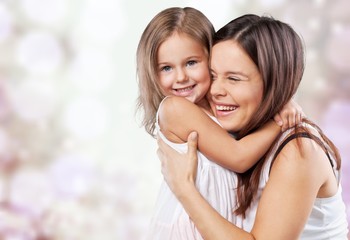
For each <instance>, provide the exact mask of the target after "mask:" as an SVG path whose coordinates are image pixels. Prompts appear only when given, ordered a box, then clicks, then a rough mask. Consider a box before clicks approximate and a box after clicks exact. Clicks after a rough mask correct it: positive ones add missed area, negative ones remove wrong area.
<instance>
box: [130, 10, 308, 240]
mask: <svg viewBox="0 0 350 240" xmlns="http://www.w3.org/2000/svg"><path fill="white" fill-rule="evenodd" d="M213 34H214V28H213V26H212V24H211V23H210V21H209V20H208V19H207V18H206V17H205V16H204V15H203V14H202V13H201V12H199V11H198V10H195V9H193V8H169V9H166V10H164V11H162V12H160V13H159V14H158V15H156V16H155V17H154V18H153V19H152V20H151V22H150V23H149V24H148V26H147V27H146V29H145V30H144V32H143V34H142V36H141V40H140V43H139V45H138V49H137V71H138V77H139V93H140V96H139V98H138V107H139V108H141V109H143V111H144V119H143V125H144V126H145V128H146V130H147V132H148V133H149V134H151V135H152V136H154V135H155V131H157V133H158V134H159V137H160V138H162V139H163V140H164V141H165V142H166V143H167V144H169V145H170V146H172V147H173V148H174V149H176V150H177V151H179V152H185V151H186V144H185V142H186V139H187V136H188V134H189V133H190V132H191V131H194V130H195V131H197V132H198V134H199V142H198V146H199V150H200V152H198V158H199V165H198V175H197V179H196V184H197V187H198V189H199V191H200V193H201V194H202V195H203V197H204V198H205V199H206V200H207V201H208V202H209V203H210V204H211V206H212V207H213V208H215V209H216V210H217V211H218V212H219V213H220V214H221V215H222V216H223V217H224V218H225V219H227V220H229V221H230V222H233V223H234V222H235V217H234V214H233V211H234V210H235V205H236V203H235V188H236V187H235V186H236V184H237V183H236V175H235V173H234V172H232V171H235V172H245V171H246V170H247V169H249V168H250V167H252V166H253V165H254V164H255V163H256V162H257V161H258V160H259V159H260V158H261V157H262V156H263V155H264V154H265V152H266V151H267V149H268V148H269V146H270V145H271V144H272V142H273V141H274V139H275V138H276V137H277V135H278V134H279V133H280V131H281V129H280V127H278V126H277V125H276V124H275V123H274V122H273V121H272V120H270V122H269V123H267V124H266V125H264V126H261V128H260V129H259V130H257V131H255V132H254V133H252V134H250V135H248V136H247V137H245V138H242V139H241V140H240V141H236V140H235V139H234V138H232V136H231V135H229V134H228V133H227V132H226V131H225V130H224V129H222V127H221V126H220V125H219V124H218V122H217V121H216V119H215V118H214V117H213V114H212V112H211V110H210V107H209V105H208V102H207V99H206V97H205V96H206V93H207V91H208V89H209V87H210V84H211V81H210V74H209V69H208V58H209V52H210V49H211V46H212V37H213ZM165 96H172V97H166V98H165ZM164 98H165V99H164ZM163 99H164V100H163ZM193 103H194V104H193ZM218 108H219V109H220V110H222V111H223V112H226V113H231V112H233V111H235V108H236V107H233V106H228V105H226V104H225V103H224V102H222V103H221V104H220V106H218ZM290 109H291V110H290V112H292V114H290V115H291V116H292V117H291V118H292V119H293V121H289V124H291V125H294V124H295V120H296V122H298V121H300V118H301V117H300V114H299V112H297V113H295V112H296V111H295V108H294V107H290ZM157 110H158V112H157ZM284 112H288V109H287V110H284ZM281 115H283V114H281ZM174 116H176V118H174ZM286 122H288V120H287V119H286ZM208 159H215V162H216V163H214V162H211V161H209V160H208ZM225 167H226V168H227V167H229V169H230V170H232V171H230V170H228V169H226V168H225ZM147 239H152V240H155V239H162V240H165V239H202V237H201V236H200V234H199V233H198V232H197V230H196V228H195V227H194V224H193V223H192V222H191V220H190V219H189V217H188V215H187V214H186V212H185V211H184V209H183V208H182V206H181V204H180V203H179V202H178V201H177V199H176V198H175V196H174V195H173V194H172V193H171V191H170V189H169V188H168V186H167V185H166V184H164V183H163V184H162V186H161V189H160V192H159V196H158V200H157V203H156V210H155V213H154V216H153V219H152V222H151V226H150V229H149V233H148V236H147Z"/></svg>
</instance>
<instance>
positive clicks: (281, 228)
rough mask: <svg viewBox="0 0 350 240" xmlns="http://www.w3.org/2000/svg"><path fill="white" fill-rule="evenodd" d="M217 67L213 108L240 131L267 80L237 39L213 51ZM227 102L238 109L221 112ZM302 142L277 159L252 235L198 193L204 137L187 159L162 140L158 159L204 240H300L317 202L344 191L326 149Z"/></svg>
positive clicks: (193, 144)
mask: <svg viewBox="0 0 350 240" xmlns="http://www.w3.org/2000/svg"><path fill="white" fill-rule="evenodd" d="M222 59H225V61H226V62H231V63H233V62H234V63H235V64H226V65H225V62H220V61H221V60H222ZM211 63H212V64H211V68H212V69H211V71H212V74H213V76H214V81H213V83H212V87H211V90H210V101H211V105H212V107H213V108H214V111H215V110H216V111H215V112H216V114H217V115H218V116H217V117H218V119H219V121H220V122H221V121H222V122H223V123H222V124H223V126H224V127H225V128H226V130H228V131H238V130H239V129H240V128H241V127H243V125H244V123H246V122H247V121H248V120H249V119H250V118H251V117H252V115H253V114H254V112H255V111H254V109H256V107H257V105H258V104H257V99H259V98H260V96H262V88H261V86H260V83H259V82H262V80H261V76H259V74H257V73H256V70H257V68H256V66H255V64H254V63H253V62H252V61H251V60H250V58H249V57H248V55H247V54H246V53H245V52H244V51H243V50H242V48H240V47H239V45H238V44H237V43H235V42H234V41H231V40H229V41H224V42H220V43H218V44H216V45H215V46H214V47H213V50H212V58H211ZM237 73H239V74H237ZM241 76H244V77H241ZM243 89H244V91H243ZM248 92H249V93H248ZM250 94H252V96H253V95H255V96H257V99H253V98H251V97H250ZM218 103H219V104H218ZM223 103H225V105H229V106H234V107H235V110H234V111H227V112H223V111H220V110H217V106H218V105H219V106H220V105H222V104H223ZM219 109H220V107H219ZM241 122H242V124H241ZM314 134H316V135H317V133H314ZM299 140H300V144H301V148H300V147H299V146H298V145H297V142H296V140H292V141H291V142H289V143H288V144H287V145H286V146H285V147H284V148H283V150H282V151H281V153H280V154H279V155H278V156H277V158H276V159H275V162H274V164H273V166H272V168H271V171H270V175H269V180H268V182H267V185H266V187H265V188H264V190H263V193H262V196H261V199H260V201H259V206H258V210H257V213H256V218H255V223H254V226H253V229H252V231H251V232H246V231H244V230H242V229H240V228H238V227H236V226H235V225H234V224H232V223H230V222H228V221H227V220H226V219H224V218H222V217H221V216H220V214H218V213H217V212H216V211H215V210H214V209H213V208H212V207H211V206H210V205H209V204H208V203H207V202H206V200H205V199H204V198H203V197H202V196H201V195H200V193H199V192H198V191H197V189H196V187H195V185H194V180H195V177H196V168H197V157H196V149H197V141H198V134H191V135H190V136H189V138H188V146H189V150H188V152H187V153H186V154H179V153H177V152H175V151H174V150H173V149H171V148H169V146H167V145H166V144H165V143H164V142H162V141H161V140H160V139H159V140H158V144H159V149H158V155H159V157H160V159H161V163H162V173H163V175H164V178H165V180H166V182H167V183H168V185H169V187H170V188H171V190H172V191H173V192H174V194H175V195H176V197H177V198H178V199H179V201H180V202H181V203H182V205H183V207H184V208H185V210H186V212H187V213H188V214H189V216H190V218H191V220H192V221H193V222H194V223H195V225H196V227H197V229H198V230H199V232H200V233H201V235H202V236H203V238H204V239H209V240H211V239H220V240H225V239H230V240H232V239H255V240H265V239H266V240H274V239H276V240H277V239H278V240H280V239H286V240H295V239H298V237H299V235H300V234H301V232H302V230H303V228H304V225H305V223H306V221H307V219H308V216H309V214H310V212H311V209H312V206H313V203H314V201H315V199H316V198H327V197H331V196H333V195H334V194H335V193H336V192H337V189H338V185H337V181H336V178H335V176H334V173H333V171H332V168H331V166H330V164H329V160H328V158H327V157H326V155H325V153H324V152H323V150H322V149H321V147H320V146H319V145H317V144H316V143H315V142H314V141H312V140H310V139H306V138H302V139H299ZM301 149H302V151H301ZM295 206H297V208H295Z"/></svg>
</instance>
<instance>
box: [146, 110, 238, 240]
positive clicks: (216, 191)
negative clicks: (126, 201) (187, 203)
mask: <svg viewBox="0 0 350 240" xmlns="http://www.w3.org/2000/svg"><path fill="white" fill-rule="evenodd" d="M212 119H213V120H214V121H215V122H216V123H218V122H217V120H216V119H215V118H213V117H212ZM218 124H219V123H218ZM156 130H157V131H158V133H159V137H160V138H161V139H162V140H163V141H164V142H165V143H167V144H168V145H169V146H171V147H172V148H173V149H175V150H176V151H178V152H181V153H185V152H187V144H186V143H183V144H178V143H173V142H171V141H169V140H168V139H166V137H165V136H164V135H163V134H162V131H161V129H160V127H159V124H158V113H157V123H156ZM197 154H198V170H197V177H196V186H197V189H198V190H199V192H200V193H201V194H202V196H203V197H204V198H205V199H206V200H207V201H208V202H209V203H210V204H211V206H212V207H214V208H215V209H216V211H217V212H219V213H220V214H221V215H222V216H223V217H224V218H226V219H227V220H228V221H230V222H234V219H235V217H234V214H233V211H234V209H235V205H236V204H235V203H236V202H235V201H236V195H235V187H236V185H237V182H236V181H237V177H236V174H235V173H234V172H232V171H230V170H227V169H225V168H223V167H221V166H219V165H217V164H216V163H214V162H212V161H210V160H209V159H207V158H206V157H205V156H204V155H203V154H202V153H201V152H199V151H198V152H197ZM146 239H147V240H170V239H171V240H192V239H203V238H202V237H201V235H200V233H199V232H198V231H197V229H196V227H195V225H194V223H193V222H192V221H191V219H190V218H189V216H188V215H187V213H186V212H185V210H184V208H183V207H182V205H181V203H180V202H179V201H178V200H177V199H176V197H175V195H174V194H173V193H172V192H171V190H170V189H169V187H168V185H167V184H166V183H165V182H164V181H163V182H162V185H161V188H160V190H159V193H158V198H157V200H156V205H155V209H154V214H153V217H152V219H151V223H150V226H149V229H148V234H147V237H146Z"/></svg>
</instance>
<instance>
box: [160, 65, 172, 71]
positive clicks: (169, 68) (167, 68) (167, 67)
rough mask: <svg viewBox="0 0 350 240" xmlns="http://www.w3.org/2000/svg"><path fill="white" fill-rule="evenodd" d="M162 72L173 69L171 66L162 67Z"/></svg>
mask: <svg viewBox="0 0 350 240" xmlns="http://www.w3.org/2000/svg"><path fill="white" fill-rule="evenodd" d="M160 70H161V71H162V72H169V71H170V70H171V67H170V66H164V67H162V68H161V69H160Z"/></svg>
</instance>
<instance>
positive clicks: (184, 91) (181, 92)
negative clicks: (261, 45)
mask: <svg viewBox="0 0 350 240" xmlns="http://www.w3.org/2000/svg"><path fill="white" fill-rule="evenodd" d="M195 86H196V85H192V86H188V87H184V88H176V89H175V88H174V89H173V90H174V95H176V96H180V97H187V96H189V95H191V93H192V92H193V89H194V87H195Z"/></svg>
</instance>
